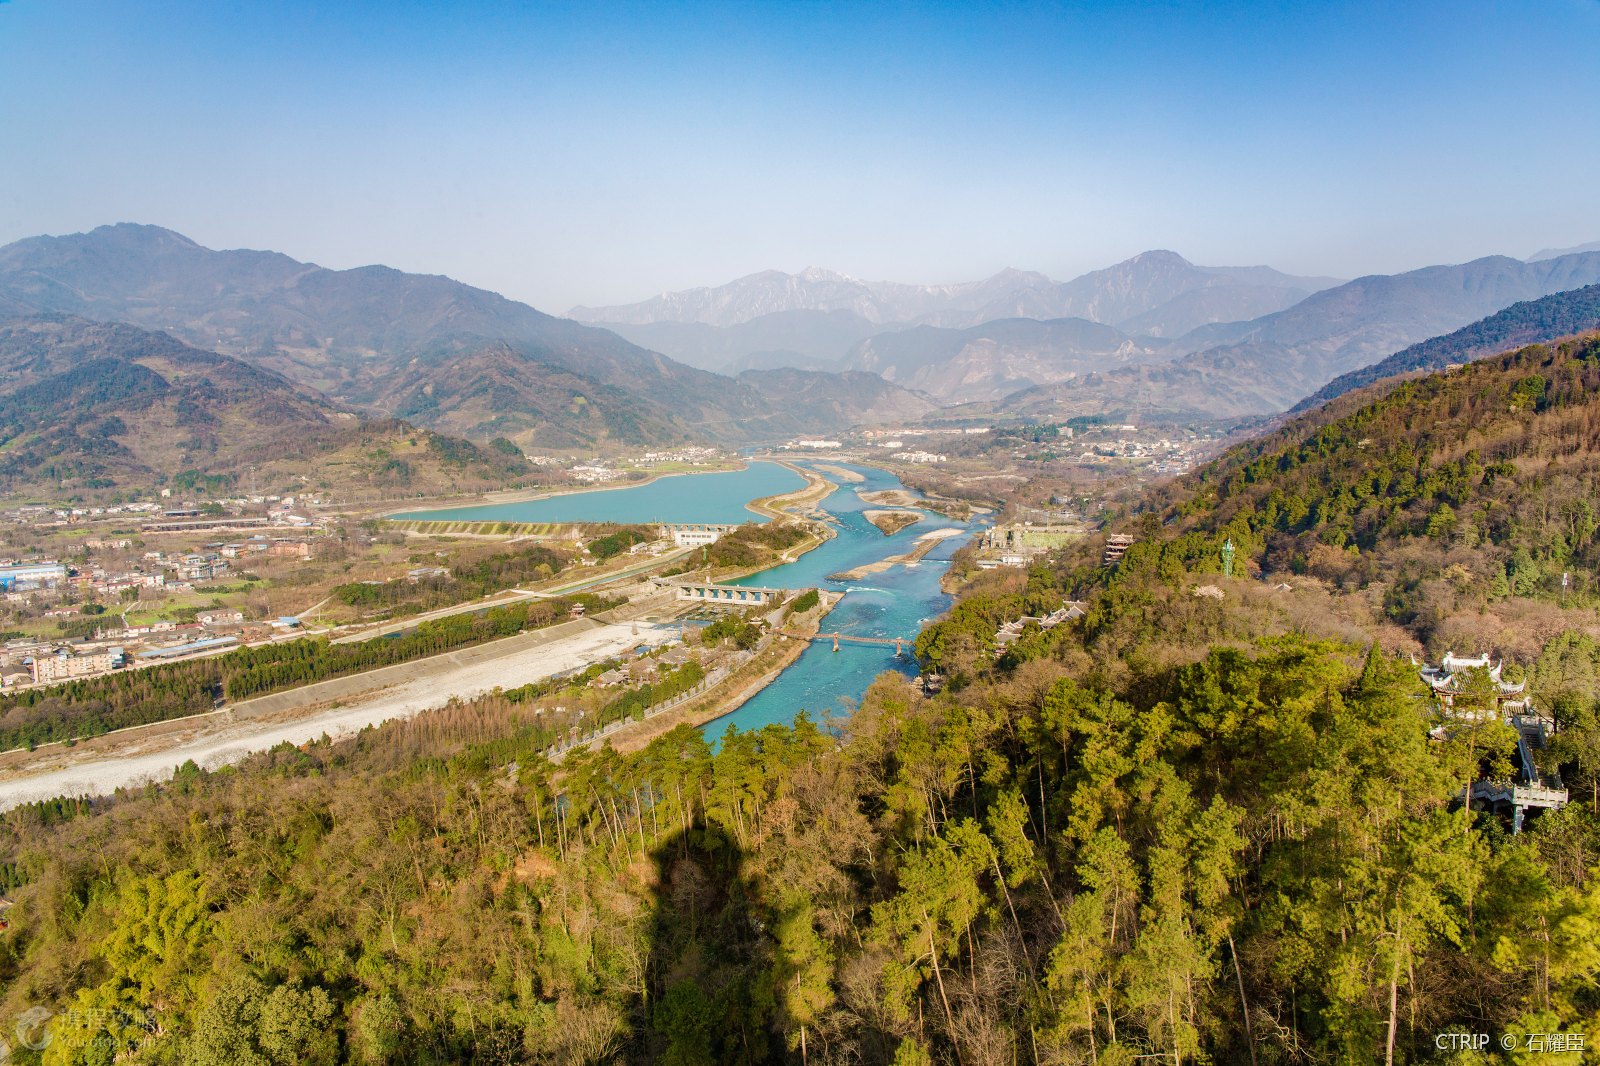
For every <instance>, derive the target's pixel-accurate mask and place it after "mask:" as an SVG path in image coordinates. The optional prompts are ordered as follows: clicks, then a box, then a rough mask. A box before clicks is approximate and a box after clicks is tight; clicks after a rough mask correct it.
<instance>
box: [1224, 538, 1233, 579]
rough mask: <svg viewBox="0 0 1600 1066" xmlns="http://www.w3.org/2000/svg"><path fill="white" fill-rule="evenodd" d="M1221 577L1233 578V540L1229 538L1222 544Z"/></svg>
mask: <svg viewBox="0 0 1600 1066" xmlns="http://www.w3.org/2000/svg"><path fill="white" fill-rule="evenodd" d="M1222 576H1223V577H1232V576H1233V538H1232V537H1229V538H1228V539H1227V540H1226V541H1224V542H1223V544H1222Z"/></svg>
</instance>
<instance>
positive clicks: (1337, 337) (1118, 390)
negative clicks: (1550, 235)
mask: <svg viewBox="0 0 1600 1066" xmlns="http://www.w3.org/2000/svg"><path fill="white" fill-rule="evenodd" d="M1596 282H1600V252H1583V253H1578V254H1573V255H1565V256H1560V257H1558V258H1555V259H1546V260H1540V261H1537V262H1532V263H1527V262H1522V261H1520V260H1516V259H1510V258H1507V257H1505V256H1489V257H1487V258H1484V259H1477V260H1474V261H1472V262H1470V263H1464V264H1461V265H1459V266H1437V267H1425V268H1423V269H1421V270H1413V271H1409V272H1407V273H1404V274H1394V275H1374V276H1371V277H1366V278H1357V279H1356V280H1355V281H1351V282H1348V283H1346V284H1344V285H1340V286H1337V287H1335V288H1332V289H1326V290H1323V291H1322V292H1318V293H1315V294H1314V295H1312V296H1309V297H1307V298H1306V299H1305V300H1303V301H1302V302H1300V303H1299V304H1296V305H1295V306H1294V307H1292V308H1289V309H1288V310H1285V311H1280V312H1277V313H1275V314H1271V315H1266V316H1264V317H1262V318H1259V319H1256V320H1255V321H1253V322H1250V323H1244V324H1240V325H1239V326H1236V327H1229V330H1230V331H1231V332H1233V333H1234V336H1232V337H1228V338H1227V339H1226V340H1223V341H1222V342H1221V343H1218V344H1215V345H1213V346H1211V347H1206V348H1201V349H1199V350H1197V351H1193V352H1190V353H1189V354H1186V355H1183V356H1181V357H1179V358H1177V359H1174V360H1172V361H1170V362H1165V363H1147V364H1143V365H1137V366H1131V367H1121V368H1116V369H1112V370H1107V371H1105V372H1102V373H1096V374H1091V375H1087V376H1085V377H1082V378H1079V379H1076V380H1073V381H1070V382H1066V383H1057V384H1051V385H1046V386H1041V387H1038V388H1034V389H1030V390H1027V391H1026V392H1024V393H1019V394H1016V395H1014V396H1011V397H1009V398H1007V400H1006V401H1005V405H1004V406H1005V409H1006V410H1007V411H1009V412H1012V413H1015V414H1021V415H1025V416H1028V417H1035V418H1042V417H1062V416H1066V415H1073V414H1083V413H1099V412H1103V411H1108V412H1113V413H1117V414H1120V415H1123V416H1125V417H1136V416H1158V417H1187V418H1237V417H1244V416H1252V415H1262V414H1273V413H1276V412H1279V411H1283V410H1285V409H1287V408H1289V407H1291V406H1293V405H1294V404H1295V403H1297V402H1298V401H1299V400H1301V399H1302V398H1304V397H1306V396H1309V395H1311V394H1312V393H1314V392H1316V391H1317V390H1318V389H1320V388H1322V387H1323V386H1324V385H1326V384H1327V383H1328V382H1329V381H1331V380H1333V379H1334V378H1336V377H1338V376H1339V375H1341V374H1345V373H1348V372H1350V371H1352V370H1356V369H1359V368H1361V367H1364V366H1367V365H1369V364H1371V363H1374V362H1377V361H1379V360H1381V359H1383V358H1385V357H1386V356H1388V355H1390V354H1392V353H1394V352H1396V351H1398V350H1400V349H1402V348H1405V347H1408V346H1409V345H1412V344H1416V343H1417V342H1419V341H1423V340H1427V339H1428V338H1430V337H1434V336H1437V335H1440V334H1443V333H1448V332H1450V331H1452V330H1455V329H1459V328H1460V327H1462V326H1464V325H1466V324H1468V323H1470V322H1473V321H1475V320H1477V319H1479V318H1483V317H1485V316H1486V315H1490V314H1493V313H1494V312H1496V311H1498V310H1501V309H1502V308H1505V307H1508V306H1510V305H1511V304H1513V303H1516V302H1518V301H1520V300H1530V299H1536V298H1538V297H1541V296H1546V295H1549V294H1551V293H1555V292H1562V291H1565V290H1569V289H1576V288H1581V287H1583V286H1585V285H1591V284H1594V283H1596Z"/></svg>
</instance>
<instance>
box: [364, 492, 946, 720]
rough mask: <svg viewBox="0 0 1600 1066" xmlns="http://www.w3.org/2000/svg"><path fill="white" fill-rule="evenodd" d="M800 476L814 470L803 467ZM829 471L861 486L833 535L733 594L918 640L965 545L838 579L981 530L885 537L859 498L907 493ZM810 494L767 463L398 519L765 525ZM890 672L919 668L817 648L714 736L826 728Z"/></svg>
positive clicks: (938, 522) (927, 515) (869, 648)
mask: <svg viewBox="0 0 1600 1066" xmlns="http://www.w3.org/2000/svg"><path fill="white" fill-rule="evenodd" d="M796 465H799V466H803V467H806V468H808V469H810V468H811V467H810V464H807V463H804V462H801V463H797V464H796ZM828 465H830V466H844V467H845V468H846V469H849V470H853V471H855V472H856V473H857V474H859V475H860V476H861V477H862V478H863V479H864V480H863V481H862V482H861V483H859V484H851V483H842V484H840V485H839V487H838V488H837V489H835V490H834V491H833V492H832V493H831V494H829V495H828V497H827V498H826V499H825V500H824V501H823V502H822V505H821V506H822V509H823V510H825V511H827V512H828V513H829V514H830V515H831V516H832V517H833V521H832V523H831V525H832V527H833V530H834V533H835V535H834V536H833V537H832V538H830V539H829V540H828V541H826V542H825V543H823V544H822V545H821V546H819V547H817V548H813V549H812V550H811V551H809V552H807V553H806V554H804V555H802V556H801V557H800V558H799V559H797V560H795V561H794V562H792V563H786V564H784V565H781V566H776V567H773V568H772V569H770V570H763V571H761V572H759V573H756V574H751V575H750V576H749V577H746V578H742V579H740V580H738V581H735V582H732V583H733V584H740V585H765V586H768V587H778V588H823V589H828V590H832V591H843V592H844V593H845V595H844V598H843V599H841V600H840V601H839V603H838V604H837V605H836V606H835V607H834V609H833V611H832V613H830V614H829V615H828V617H827V620H826V621H825V622H824V624H823V628H824V629H825V630H826V631H828V632H830V633H831V632H836V631H837V632H841V633H850V634H855V635H857V636H864V637H890V638H894V637H907V638H912V637H915V636H916V635H917V632H918V630H920V629H921V628H922V626H923V625H924V624H925V623H927V622H928V621H930V620H932V619H933V618H936V617H938V616H939V615H940V614H941V613H943V612H944V610H945V609H946V608H947V607H949V605H950V597H949V596H947V595H946V594H945V593H944V592H943V591H942V590H941V589H940V587H939V580H940V578H941V577H943V575H944V572H945V570H946V568H947V567H948V565H949V560H950V556H951V555H952V554H953V553H954V552H955V551H956V549H957V548H959V547H960V546H961V545H962V544H964V543H965V542H966V541H967V540H968V539H969V538H968V536H966V535H962V536H951V537H948V538H947V539H945V540H942V541H940V542H939V543H938V545H937V546H936V547H935V548H934V549H933V551H931V552H930V553H929V554H928V555H926V556H924V557H923V558H922V559H921V560H920V561H918V562H915V563H911V564H906V565H899V566H894V567H891V568H890V569H888V570H886V571H883V572H880V573H877V574H873V575H871V576H870V577H866V578H862V579H860V580H858V581H851V582H847V583H842V582H838V581H832V580H829V575H830V574H836V573H839V572H841V571H845V570H851V569H854V568H856V567H859V566H862V565H864V564H866V563H872V562H876V561H878V560H880V559H884V558H887V557H889V556H891V555H902V554H904V553H906V552H909V551H910V550H911V549H912V548H913V547H915V546H916V543H917V539H918V538H919V537H921V536H922V535H923V534H924V533H928V532H931V531H933V530H936V529H958V530H962V531H963V533H964V534H966V533H970V532H972V531H974V530H975V528H976V527H975V526H971V525H969V524H967V523H963V522H958V521H954V520H952V519H948V518H945V517H943V516H941V515H937V514H934V513H932V512H930V511H923V512H922V514H923V517H922V519H921V520H920V521H918V522H917V523H916V524H915V525H912V526H909V527H908V528H906V529H903V530H901V531H900V532H898V533H896V534H895V535H894V536H892V537H886V536H884V535H883V534H882V533H881V532H880V531H879V530H878V529H877V527H876V526H874V525H872V524H871V523H870V522H868V521H867V519H866V517H865V515H864V514H863V512H864V511H866V510H867V509H869V508H870V506H871V505H870V504H866V503H863V502H862V500H861V498H860V496H859V495H858V494H857V493H858V490H859V491H861V492H872V491H874V490H881V489H902V488H904V487H905V486H903V485H902V484H901V483H900V479H899V478H897V477H895V476H894V475H893V474H890V473H889V472H888V471H885V470H880V469H878V468H877V467H870V466H850V465H848V464H842V463H830V464H828ZM817 472H818V473H821V474H822V475H823V476H824V477H828V478H829V480H831V481H835V482H837V481H838V480H839V478H838V477H837V475H833V476H830V475H829V474H828V472H827V471H817ZM802 484H803V481H802V479H801V478H800V477H799V476H798V475H797V474H795V473H794V471H792V470H787V469H785V468H784V467H782V466H779V465H778V464H777V463H770V462H759V461H758V462H752V463H750V464H749V466H748V467H747V468H746V469H745V470H742V471H739V472H736V473H715V474H684V475H679V476H674V477H665V478H661V479H659V480H657V481H654V482H651V483H650V484H648V485H642V486H636V487H633V488H627V489H616V490H606V491H599V492H580V493H571V494H566V495H560V496H551V497H546V498H545V499H542V500H531V501H527V502H523V503H509V504H493V505H486V506H482V507H466V508H457V509H455V510H450V511H430V512H424V513H417V514H411V515H396V516H395V517H397V518H432V519H446V518H450V519H472V520H479V521H514V522H574V521H588V522H602V521H603V522H685V523H687V522H743V521H752V520H757V516H756V515H755V514H754V513H753V512H751V511H750V510H749V509H748V508H747V507H746V506H745V505H746V504H747V503H748V502H749V501H750V500H752V499H759V498H761V497H763V496H772V495H777V494H779V493H783V492H791V491H793V490H795V489H798V488H800V487H801V485H802ZM886 670H896V671H899V672H901V673H906V674H911V673H914V672H915V670H916V667H915V664H914V663H913V661H912V660H911V658H910V656H909V654H908V655H907V656H906V657H905V658H903V659H897V658H896V657H895V654H894V649H893V648H892V647H883V646H877V645H870V644H847V643H846V644H840V646H839V650H838V651H834V650H833V648H832V645H831V644H827V643H813V644H812V645H811V647H810V648H808V649H807V650H806V651H805V652H804V653H802V654H801V656H800V658H799V659H797V660H795V662H794V663H792V664H791V665H790V666H789V667H788V669H786V670H784V671H783V673H781V674H779V675H778V677H777V679H776V680H774V681H773V682H772V684H770V685H768V686H767V687H766V688H765V689H763V690H762V691H761V692H760V693H759V694H757V695H756V696H755V697H754V698H753V699H751V700H749V701H748V702H747V703H745V704H744V706H742V707H740V708H739V709H738V710H736V711H734V712H733V713H732V714H729V715H726V716H724V717H722V718H720V719H717V720H716V721H714V722H712V723H710V724H709V725H707V726H706V727H705V728H706V730H707V731H708V732H709V733H711V734H713V735H719V736H720V735H721V733H722V732H723V731H725V730H726V729H727V728H728V727H729V726H736V727H737V728H739V729H740V730H754V729H760V728H761V727H762V726H765V725H770V724H773V723H788V722H790V721H792V720H793V719H794V716H795V715H796V714H797V713H798V712H800V711H801V710H805V711H809V712H810V713H811V715H812V717H814V718H818V719H820V718H822V717H823V716H825V715H828V714H839V713H845V712H848V711H849V710H850V709H851V708H852V707H853V705H854V702H855V701H856V700H857V699H858V698H859V697H860V696H861V694H862V693H863V692H865V691H866V689H867V686H868V685H870V684H871V683H872V680H873V678H875V677H877V676H878V675H879V674H881V673H883V672H884V671H886Z"/></svg>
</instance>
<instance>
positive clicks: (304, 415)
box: [0, 314, 529, 498]
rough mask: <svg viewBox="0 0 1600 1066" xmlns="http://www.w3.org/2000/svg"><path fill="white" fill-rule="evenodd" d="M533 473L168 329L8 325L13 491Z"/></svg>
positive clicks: (336, 484) (6, 476) (337, 487)
mask: <svg viewBox="0 0 1600 1066" xmlns="http://www.w3.org/2000/svg"><path fill="white" fill-rule="evenodd" d="M528 471H529V467H528V465H527V463H526V462H525V461H524V460H523V459H522V456H521V454H520V453H519V452H518V451H517V450H516V449H514V448H510V449H502V448H478V447H477V446H475V445H472V444H469V443H468V442H466V441H464V440H458V439H453V438H448V437H444V436H440V435H438V434H434V433H431V432H428V431H424V430H418V429H416V428H414V427H412V426H409V425H406V424H404V423H399V422H392V421H391V422H384V423H378V424H374V423H366V422H363V420H362V419H361V418H360V417H358V416H357V415H356V414H355V413H353V412H351V411H348V410H346V409H344V408H341V407H339V406H338V405H336V404H334V403H332V402H330V401H329V400H328V399H327V398H325V397H323V396H321V395H319V394H317V393H315V392H313V391H312V390H309V389H306V388H303V387H301V386H298V385H296V384H294V383H293V382H291V381H289V380H287V379H286V378H284V377H283V376H281V375H279V374H277V373H275V372H273V371H270V370H264V369H262V368H260V367H254V366H251V365H249V364H248V363H245V362H242V361H240V360H237V359H233V358H230V357H229V356H225V355H220V354H218V353H216V352H209V351H204V350H201V349H197V348H193V347H190V346H189V345H186V344H184V343H182V342H181V341H178V340H176V339H175V338H173V337H171V336H169V335H167V334H165V333H155V332H149V331H146V330H141V329H137V328H135V327H132V326H127V325H120V324H108V323H101V322H91V321H89V320H87V319H81V318H76V317H73V316H69V315H59V314H55V315H36V316H30V317H24V318H12V319H7V320H5V321H3V322H0V487H3V488H4V489H5V490H7V491H13V492H26V491H32V490H45V489H48V490H49V491H50V492H51V493H52V494H59V493H60V492H61V491H62V490H65V491H67V492H68V493H69V494H81V493H83V492H90V493H93V492H95V491H101V490H116V489H121V490H126V489H132V488H150V487H156V486H162V485H168V486H176V487H178V488H180V489H184V488H186V487H188V488H202V487H203V488H206V489H208V490H210V491H211V492H218V491H223V490H225V489H228V488H235V489H239V490H241V491H242V486H243V485H244V483H245V475H246V473H247V472H251V476H252V477H254V478H256V480H257V483H258V484H260V485H262V486H263V487H265V486H272V487H274V488H277V487H280V486H281V485H282V484H285V483H288V484H300V485H314V486H317V487H321V488H328V489H332V490H334V491H336V492H338V493H339V494H340V495H342V496H345V497H347V498H348V497H349V496H352V495H362V494H370V493H371V492H373V491H377V490H407V489H410V490H417V491H421V490H423V489H434V490H437V489H440V488H444V487H449V486H453V485H461V484H465V485H468V486H471V485H474V484H482V485H493V484H501V483H504V482H506V481H508V480H513V479H515V478H516V477H518V476H520V475H522V474H526V473H528ZM302 476H303V477H304V479H305V480H299V479H300V478H301V477H302ZM286 479H292V480H286Z"/></svg>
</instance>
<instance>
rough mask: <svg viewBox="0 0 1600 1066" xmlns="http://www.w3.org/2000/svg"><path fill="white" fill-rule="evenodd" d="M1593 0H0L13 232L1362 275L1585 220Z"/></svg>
mask: <svg viewBox="0 0 1600 1066" xmlns="http://www.w3.org/2000/svg"><path fill="white" fill-rule="evenodd" d="M1597 41H1600V2H1597V0H1523V2H1521V3H1514V4H1513V3H1507V4H1499V5H1495V4H1476V3H1472V2H1463V0H1455V2H1441V3H1426V2H1419V3H1400V4H1393V3H1373V4H1340V3H1316V4H1313V3H1276V4H1266V3H1215V4H1199V3H1176V2H1171V3H1169V2H1142V3H1121V4H1109V3H1062V4H1026V3H990V4H892V3H887V4H869V3H862V2H857V3H838V4H832V3H802V2H791V3H782V4H761V3H757V2H753V0H752V2H747V3H741V4H727V5H717V4H687V3H684V4H673V3H657V4H648V5H630V4H624V3H596V2H591V3H583V4H511V3H505V4H474V5H431V4H407V3H401V2H390V3H372V4H366V3H337V4H295V3H281V4H272V5H266V4H259V5H250V4H238V5H235V4H214V3H162V2H159V0H156V2H150V3H141V4H129V3H92V2H77V0H10V2H0V100H3V101H4V106H3V107H0V243H3V242H7V241H10V240H14V239H17V238H20V237H24V236H29V235H33V234H36V233H66V232H74V231H78V230H84V229H89V228H92V227H94V226H96V225H100V224H102V223H106V222H115V221H137V222H151V223H156V224H159V225H165V226H169V227H171V228H173V229H176V230H179V231H180V232H183V233H186V234H188V235H189V236H191V237H193V238H194V239H196V240H198V241H200V242H201V243H203V244H207V245H210V246H212V247H256V248H273V249H276V250H279V251H283V252H287V253H289V254H290V255H293V256H295V257H297V258H301V259H308V260H312V261H315V262H318V263H321V264H323V265H325V266H331V267H348V266H356V265H360V264H364V263H372V262H381V263H387V264H389V265H392V266H396V267H400V268H402V269H405V270H414V271H422V272H427V273H442V274H449V275H451V276H453V277H458V278H460V279H462V280H464V281H468V282H471V283H473V284H477V285H482V286H485V287H487V288H491V289H495V290H496V291H500V292H504V293H506V294H507V295H509V296H512V297H515V298H518V299H523V300H527V301H529V302H531V303H533V304H535V305H536V306H538V307H541V308H543V309H545V310H550V311H555V312H561V311H564V310H565V309H566V308H567V307H569V306H570V305H572V304H574V303H579V302H586V303H608V302H621V301H629V300H634V299H642V298H644V297H647V296H649V295H652V294H654V293H656V292H659V291H662V290H666V289H677V288H685V287H689V286H693V285H704V284H719V283H721V282H723V281H726V280H729V279H731V278H733V277H736V276H738V275H741V274H745V273H749V272H752V271H755V270H760V269H766V268H769V267H775V268H779V269H784V270H798V269H800V268H801V267H804V266H807V265H811V264H816V265H821V266H828V267H831V268H834V269H837V270H841V271H844V272H846V273H849V274H853V275H856V276H858V277H867V278H886V279H891V280H901V281H913V282H937V281H957V280H967V279H971V278H976V277H980V276H983V275H986V274H988V273H991V272H993V271H994V270H997V269H999V268H1001V267H1005V266H1015V267H1023V268H1029V269H1036V270H1042V271H1045V272H1046V273H1049V274H1051V275H1052V276H1056V277H1071V276H1073V275H1075V274H1077V273H1081V272H1082V271H1085V270H1089V269H1094V268H1096V267H1100V266H1104V265H1107V264H1109V263H1112V262H1115V261H1117V260H1119V259H1122V258H1126V257H1127V256H1129V255H1132V254H1134V253H1137V252H1139V251H1142V250H1144V249H1147V248H1154V247H1166V248H1172V249H1174V250H1177V251H1179V252H1181V253H1183V254H1184V255H1186V256H1188V257H1189V258H1190V259H1192V260H1194V261H1196V262H1202V263H1210V264H1218V265H1224V264H1253V263H1269V264H1271V265H1273V266H1277V267H1279V268H1280V269H1285V270H1290V271H1294V272H1299V273H1318V274H1337V275H1342V276H1355V275H1358V274H1363V273H1377V272H1383V273H1387V272H1392V271H1397V270H1404V269H1409V268H1412V267H1417V266H1422V265H1426V264H1429V263H1436V262H1456V261H1462V260H1466V259H1470V258H1474V257H1476V256H1480V255H1487V254H1494V253H1504V254H1511V255H1519V256H1520V255H1527V254H1529V253H1531V252H1533V251H1535V250H1536V249H1539V248H1543V247H1547V246H1565V245H1570V244H1577V243H1582V242H1587V241H1592V240H1597V239H1600V197H1597V196H1596V195H1595V194H1594V187H1595V178H1594V175H1595V174H1596V173H1597V172H1600V108H1597V107H1596V102H1597V101H1600V62H1597V61H1596V59H1595V54H1594V46H1595V43H1596V42H1597Z"/></svg>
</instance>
